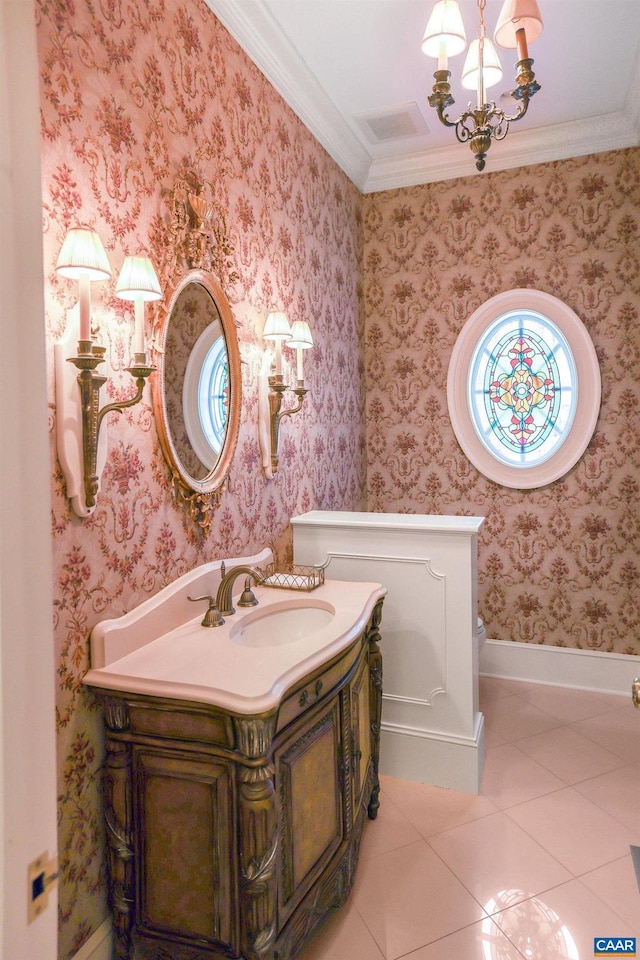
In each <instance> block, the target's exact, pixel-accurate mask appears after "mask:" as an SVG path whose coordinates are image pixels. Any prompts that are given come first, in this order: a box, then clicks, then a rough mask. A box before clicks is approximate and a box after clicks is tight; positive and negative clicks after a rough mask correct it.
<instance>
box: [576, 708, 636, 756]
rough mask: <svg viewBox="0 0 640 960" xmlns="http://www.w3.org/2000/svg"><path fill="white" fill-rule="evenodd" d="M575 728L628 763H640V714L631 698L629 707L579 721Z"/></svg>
mask: <svg viewBox="0 0 640 960" xmlns="http://www.w3.org/2000/svg"><path fill="white" fill-rule="evenodd" d="M572 726H573V728H574V729H575V730H577V731H578V733H581V734H582V735H583V736H584V737H588V738H589V739H590V740H593V741H594V742H595V743H598V744H599V745H600V746H601V747H604V748H605V750H610V751H611V753H615V754H616V756H618V757H622V759H623V760H625V761H626V762H627V763H640V712H638V710H636V709H635V708H634V706H633V705H632V703H631V698H629V703H628V705H627V706H624V707H622V706H621V707H619V708H618V709H617V710H611V711H610V712H609V713H605V714H601V715H599V716H597V717H590V718H589V719H588V720H579V721H578V722H577V723H574V724H572Z"/></svg>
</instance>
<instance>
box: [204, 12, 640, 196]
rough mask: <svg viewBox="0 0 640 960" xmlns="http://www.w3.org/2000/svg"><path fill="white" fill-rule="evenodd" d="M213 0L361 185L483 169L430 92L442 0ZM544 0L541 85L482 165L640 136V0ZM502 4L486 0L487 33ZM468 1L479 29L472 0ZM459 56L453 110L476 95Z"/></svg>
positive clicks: (540, 158) (497, 92)
mask: <svg viewBox="0 0 640 960" xmlns="http://www.w3.org/2000/svg"><path fill="white" fill-rule="evenodd" d="M206 2H207V3H208V5H209V7H210V8H211V9H212V10H213V12H214V13H215V14H216V16H217V17H218V18H219V19H220V20H221V21H222V23H223V24H224V25H225V26H226V27H227V29H228V30H229V32H230V33H231V34H232V35H233V36H234V37H235V38H236V40H237V41H238V42H239V43H240V45H241V46H242V47H243V48H244V50H245V51H246V53H247V54H248V55H249V56H250V57H251V59H252V60H253V61H254V62H255V63H256V64H257V66H258V67H259V68H260V69H261V70H262V72H263V73H264V74H265V76H266V77H267V78H268V79H269V80H270V81H271V83H272V84H273V85H274V86H275V88H276V89H277V90H278V91H279V92H280V93H281V94H282V96H283V97H284V99H285V100H286V101H287V102H288V103H289V105H290V106H291V107H292V109H293V110H294V111H295V112H296V113H297V114H298V116H299V117H300V118H301V120H303V122H304V123H305V124H306V126H307V127H308V128H309V129H310V130H311V131H312V133H313V134H314V135H315V136H316V137H317V139H318V140H319V141H320V143H321V144H322V145H323V146H324V147H325V149H326V150H327V151H328V153H329V154H330V155H331V156H332V157H333V158H334V160H335V161H336V162H337V163H338V164H339V166H340V167H341V168H342V169H343V170H344V171H345V173H346V174H347V175H348V176H349V177H350V178H351V180H353V182H354V183H355V184H356V185H357V186H358V187H359V188H360V190H362V191H363V192H364V193H369V192H373V191H377V190H387V189H391V188H394V187H402V186H409V185H412V184H418V183H428V182H431V181H435V180H446V179H451V178H453V177H460V176H469V175H474V174H476V173H477V172H476V168H475V159H474V156H473V154H472V152H471V149H470V147H469V146H468V145H465V144H460V143H458V142H457V140H456V138H455V132H454V131H453V130H452V129H449V128H446V127H444V126H443V125H442V124H441V123H440V121H439V120H438V118H437V115H436V113H435V110H433V109H432V108H431V107H430V106H429V104H428V102H427V98H428V96H429V94H430V93H431V90H432V87H433V82H434V81H433V71H434V70H435V69H436V66H437V64H436V61H435V60H432V59H430V58H428V57H426V56H425V55H424V54H423V53H422V51H421V49H420V43H421V40H422V35H423V33H424V29H425V27H426V23H427V20H428V18H429V13H430V11H431V8H432V6H433V0H206ZM538 3H539V7H540V12H541V14H542V17H543V19H544V24H545V27H544V31H543V33H542V36H541V37H540V38H539V39H538V40H537V41H536V42H535V43H534V44H532V45H531V47H530V50H529V55H530V56H531V57H533V59H534V61H535V65H534V70H535V73H536V79H537V80H538V82H539V83H540V85H541V88H542V89H541V90H540V91H539V92H538V93H537V94H536V96H535V97H534V98H533V100H532V101H531V104H530V106H529V111H528V113H527V116H526V117H525V118H523V119H522V120H521V121H518V123H515V124H512V125H511V129H510V131H509V134H508V135H507V138H506V139H505V140H503V141H502V142H499V143H493V144H492V146H491V149H490V151H489V153H488V157H487V166H486V170H487V171H491V170H504V169H507V168H509V167H515V166H521V165H523V164H530V163H542V162H545V161H549V160H559V159H564V158H566V157H571V156H581V155H584V154H588V153H598V152H600V151H603V150H614V149H622V148H624V147H629V146H635V145H638V144H640V43H639V40H640V0H538ZM501 6H502V0H487V4H486V10H485V21H486V25H487V34H488V35H492V34H493V29H494V27H495V24H496V21H497V19H498V15H499V13H500V9H501ZM460 7H461V10H462V15H463V19H464V23H465V27H466V32H467V39H468V40H471V39H472V38H473V37H474V36H475V35H476V31H477V25H478V11H477V7H476V4H475V0H460ZM499 53H500V58H501V61H502V66H503V70H504V77H503V79H502V82H501V83H500V84H499V85H498V86H496V87H493V88H491V90H490V94H489V95H490V97H491V98H492V99H495V100H496V101H497V102H498V105H501V106H503V108H504V109H505V110H506V112H507V113H509V112H512V105H513V103H514V101H513V100H512V99H511V98H510V97H508V93H509V91H510V90H511V89H512V88H513V87H514V86H515V84H514V83H513V78H514V76H515V71H514V69H513V68H514V65H515V60H516V55H515V51H513V50H500V51H499ZM463 63H464V56H463V55H460V56H458V57H455V58H452V59H451V60H450V62H449V68H450V69H451V72H452V79H451V83H452V92H453V95H454V97H455V100H456V103H455V105H454V106H453V107H452V108H451V109H450V111H449V115H450V117H452V118H453V119H454V120H455V119H456V118H457V117H458V115H459V113H460V112H462V110H463V109H464V108H465V107H466V106H467V104H468V102H469V99H470V98H471V96H473V95H472V93H471V92H470V91H466V90H463V89H462V87H461V86H459V84H458V83H457V77H458V76H459V74H460V72H461V70H462V65H463ZM398 133H400V135H398ZM376 134H377V135H376ZM477 175H478V176H482V174H477Z"/></svg>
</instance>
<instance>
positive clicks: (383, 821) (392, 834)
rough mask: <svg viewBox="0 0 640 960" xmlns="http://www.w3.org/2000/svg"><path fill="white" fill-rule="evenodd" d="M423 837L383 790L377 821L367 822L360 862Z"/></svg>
mask: <svg viewBox="0 0 640 960" xmlns="http://www.w3.org/2000/svg"><path fill="white" fill-rule="evenodd" d="M420 839H421V835H420V834H419V833H418V831H417V830H416V828H415V827H414V826H413V825H412V824H411V823H410V822H409V820H408V819H407V817H406V816H405V814H404V813H402V811H401V810H399V809H398V807H397V806H396V804H395V803H394V802H393V800H392V799H391V797H390V796H389V795H388V794H387V793H386V792H385V791H384V790H382V791H381V793H380V807H379V808H378V816H377V817H376V819H375V820H367V821H365V827H364V832H363V834H362V840H361V842H360V860H368V859H369V858H370V857H376V856H378V854H380V853H386V852H387V850H395V849H396V848H397V847H404V846H406V844H408V843H415V842H416V840H420Z"/></svg>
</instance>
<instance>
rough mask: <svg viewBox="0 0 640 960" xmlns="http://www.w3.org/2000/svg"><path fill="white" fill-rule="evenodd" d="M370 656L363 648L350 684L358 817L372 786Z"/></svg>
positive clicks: (354, 804) (354, 783)
mask: <svg viewBox="0 0 640 960" xmlns="http://www.w3.org/2000/svg"><path fill="white" fill-rule="evenodd" d="M370 684H371V681H370V675H369V658H368V656H367V651H366V650H364V651H363V655H362V660H361V662H360V663H359V664H358V667H357V670H356V675H355V677H354V680H353V683H352V686H351V736H352V750H351V763H352V774H353V797H354V803H353V813H354V816H357V814H358V811H359V809H360V805H361V803H362V802H363V801H365V804H367V803H368V802H369V798H368V797H366V798H365V797H363V791H364V790H366V789H370V785H369V767H370V763H371V696H370Z"/></svg>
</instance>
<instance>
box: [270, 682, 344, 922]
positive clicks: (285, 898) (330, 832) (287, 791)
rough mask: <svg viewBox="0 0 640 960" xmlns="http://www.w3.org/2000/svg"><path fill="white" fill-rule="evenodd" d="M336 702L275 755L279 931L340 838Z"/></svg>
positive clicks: (300, 728)
mask: <svg viewBox="0 0 640 960" xmlns="http://www.w3.org/2000/svg"><path fill="white" fill-rule="evenodd" d="M340 717H341V710H340V698H339V697H338V696H336V697H334V698H333V700H332V701H330V702H329V704H328V705H327V706H326V707H325V708H324V709H323V710H320V711H314V712H313V713H311V714H310V716H309V718H308V720H307V721H306V723H305V724H299V725H298V727H297V730H296V732H294V733H293V735H292V738H291V739H290V740H288V741H287V742H286V744H284V745H283V747H282V749H281V750H279V751H278V752H277V753H276V782H277V784H278V790H279V794H280V843H281V847H280V849H281V866H280V869H281V883H280V885H279V887H280V889H279V900H280V917H279V926H281V925H282V923H283V921H284V919H285V918H286V917H287V916H288V915H289V914H290V912H291V911H292V910H293V908H294V907H295V905H296V903H298V902H299V901H300V899H301V897H302V896H303V894H304V893H305V892H306V891H307V890H308V889H309V887H310V886H311V884H312V883H313V882H314V881H315V880H316V879H317V878H318V877H319V876H320V874H321V873H322V870H323V868H324V867H325V865H326V864H327V863H328V861H329V860H330V859H331V857H332V856H333V855H334V853H335V852H336V850H337V849H338V848H339V846H340V844H341V842H342V840H343V836H344V802H343V796H342V770H341V764H342V751H341V723H340Z"/></svg>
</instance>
